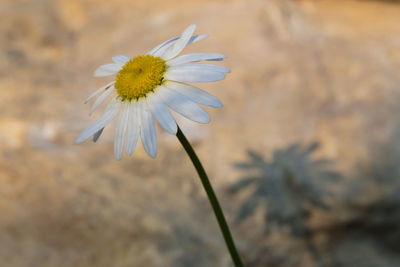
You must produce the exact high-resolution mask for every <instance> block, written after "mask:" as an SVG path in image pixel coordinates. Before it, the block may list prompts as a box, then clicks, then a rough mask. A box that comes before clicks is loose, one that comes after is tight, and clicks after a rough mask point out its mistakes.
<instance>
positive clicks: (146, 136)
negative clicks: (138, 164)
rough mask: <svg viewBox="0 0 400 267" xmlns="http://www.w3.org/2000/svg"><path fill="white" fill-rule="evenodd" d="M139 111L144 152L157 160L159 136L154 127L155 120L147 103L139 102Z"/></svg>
mask: <svg viewBox="0 0 400 267" xmlns="http://www.w3.org/2000/svg"><path fill="white" fill-rule="evenodd" d="M138 103H139V105H140V107H139V111H140V122H141V124H140V138H141V139H142V144H143V147H144V150H145V151H146V152H147V154H148V155H149V156H150V157H152V158H155V157H156V156H157V136H156V129H155V127H154V120H153V117H152V115H151V113H150V111H149V110H148V108H147V103H146V102H145V101H140V100H139V102H138Z"/></svg>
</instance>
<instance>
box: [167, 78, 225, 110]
mask: <svg viewBox="0 0 400 267" xmlns="http://www.w3.org/2000/svg"><path fill="white" fill-rule="evenodd" d="M165 86H166V87H168V88H170V89H173V90H176V91H178V92H179V93H181V94H182V95H184V96H186V97H187V98H189V99H190V100H192V101H193V102H195V103H198V104H202V105H206V106H210V107H215V108H220V107H222V103H221V101H219V100H218V98H216V97H215V96H213V95H211V94H209V93H207V92H206V91H204V90H202V89H200V88H197V87H195V86H192V85H188V84H184V83H177V82H173V81H167V82H166V83H165Z"/></svg>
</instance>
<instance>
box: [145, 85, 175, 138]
mask: <svg viewBox="0 0 400 267" xmlns="http://www.w3.org/2000/svg"><path fill="white" fill-rule="evenodd" d="M146 101H147V105H148V107H149V109H150V111H151V114H153V117H154V118H155V119H156V120H157V121H158V123H159V124H160V125H161V127H163V128H164V130H166V131H167V132H169V133H170V134H173V135H175V134H176V132H177V130H178V127H177V125H176V122H175V119H174V117H173V116H172V114H171V112H170V111H169V110H168V108H167V107H166V106H165V104H164V103H163V102H162V100H161V99H160V97H159V96H157V94H155V93H152V94H149V95H147V96H146Z"/></svg>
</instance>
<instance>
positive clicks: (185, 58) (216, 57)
mask: <svg viewBox="0 0 400 267" xmlns="http://www.w3.org/2000/svg"><path fill="white" fill-rule="evenodd" d="M224 58H225V56H224V55H222V54H217V53H193V54H186V55H182V56H179V57H176V58H173V59H171V60H169V61H168V65H169V66H176V65H180V64H185V63H189V62H198V61H202V60H210V61H220V60H223V59H224Z"/></svg>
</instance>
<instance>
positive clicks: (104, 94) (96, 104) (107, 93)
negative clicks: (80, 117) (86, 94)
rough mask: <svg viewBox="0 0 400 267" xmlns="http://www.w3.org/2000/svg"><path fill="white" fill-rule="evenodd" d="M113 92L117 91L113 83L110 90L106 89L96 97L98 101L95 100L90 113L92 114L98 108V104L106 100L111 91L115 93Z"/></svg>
mask: <svg viewBox="0 0 400 267" xmlns="http://www.w3.org/2000/svg"><path fill="white" fill-rule="evenodd" d="M113 92H115V87H114V85H112V86H111V87H110V88H109V89H108V90H106V91H104V92H103V93H102V94H101V95H100V96H99V97H98V98H97V99H96V101H94V103H93V105H92V108H91V109H90V114H92V113H93V111H95V110H96V108H97V107H98V106H100V105H101V103H103V102H104V100H105V99H106V98H107V97H108V96H109V95H110V94H111V93H113Z"/></svg>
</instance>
